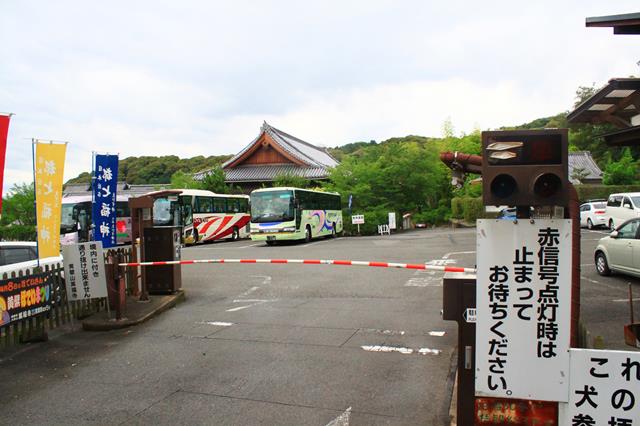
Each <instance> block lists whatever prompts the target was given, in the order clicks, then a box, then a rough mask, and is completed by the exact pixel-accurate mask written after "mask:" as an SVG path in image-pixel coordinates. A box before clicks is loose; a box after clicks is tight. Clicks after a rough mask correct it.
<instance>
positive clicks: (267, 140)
mask: <svg viewBox="0 0 640 426" xmlns="http://www.w3.org/2000/svg"><path fill="white" fill-rule="evenodd" d="M264 146H270V147H271V148H273V149H274V150H275V151H277V152H278V153H279V154H280V155H282V156H283V157H285V158H286V159H287V160H289V161H291V163H293V164H295V165H298V166H307V164H305V163H304V162H302V161H300V160H299V159H297V158H295V157H294V156H292V155H291V154H289V153H288V152H287V151H285V150H284V149H282V147H280V145H279V144H278V143H277V142H275V141H274V140H273V138H272V137H271V136H269V135H268V134H267V132H265V131H264V130H263V131H262V134H261V135H260V137H259V138H258V139H257V140H256V141H255V143H254V144H253V146H252V147H251V148H249V149H247V150H246V151H245V152H244V153H242V155H241V156H239V157H238V158H236V159H235V160H234V161H233V162H232V163H229V164H227V165H226V166H225V167H224V168H225V169H228V168H232V167H237V166H239V165H240V164H242V163H244V162H245V161H246V160H247V159H248V158H249V157H251V156H252V155H253V154H255V153H256V151H258V150H259V149H260V148H262V147H264Z"/></svg>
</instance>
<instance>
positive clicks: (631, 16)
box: [586, 12, 640, 34]
mask: <svg viewBox="0 0 640 426" xmlns="http://www.w3.org/2000/svg"><path fill="white" fill-rule="evenodd" d="M586 26H587V27H612V28H613V33H614V34H640V13H639V12H635V13H625V14H622V15H609V16H593V17H591V18H587V19H586Z"/></svg>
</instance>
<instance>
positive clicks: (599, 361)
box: [560, 349, 640, 425]
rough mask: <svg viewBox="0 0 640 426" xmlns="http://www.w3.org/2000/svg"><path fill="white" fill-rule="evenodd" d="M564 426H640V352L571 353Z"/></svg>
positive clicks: (585, 351)
mask: <svg viewBox="0 0 640 426" xmlns="http://www.w3.org/2000/svg"><path fill="white" fill-rule="evenodd" d="M570 356H571V370H570V371H571V373H570V374H571V376H570V388H569V389H570V391H569V403H568V404H566V410H564V412H565V415H566V417H565V419H564V421H561V422H560V424H563V425H640V352H627V351H602V350H593V349H571V353H570Z"/></svg>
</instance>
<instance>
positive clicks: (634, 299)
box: [612, 297, 640, 302]
mask: <svg viewBox="0 0 640 426" xmlns="http://www.w3.org/2000/svg"><path fill="white" fill-rule="evenodd" d="M631 300H632V301H634V302H640V297H634V298H633V299H631ZM628 301H629V299H613V300H612V302H628Z"/></svg>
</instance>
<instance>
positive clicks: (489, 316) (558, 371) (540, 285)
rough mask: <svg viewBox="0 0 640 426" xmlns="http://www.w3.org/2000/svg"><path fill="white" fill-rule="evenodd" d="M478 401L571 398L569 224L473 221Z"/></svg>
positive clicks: (565, 221)
mask: <svg viewBox="0 0 640 426" xmlns="http://www.w3.org/2000/svg"><path fill="white" fill-rule="evenodd" d="M477 244H478V251H477V253H478V255H477V263H478V272H477V289H476V299H477V323H476V394H477V395H479V396H495V397H506V398H522V399H535V400H541V401H563V402H566V401H567V399H568V396H569V336H570V311H571V221H570V220H568V219H567V220H565V219H560V220H558V219H556V220H543V219H536V220H535V221H528V220H521V221H518V222H517V223H514V222H512V221H507V220H479V221H478V225H477Z"/></svg>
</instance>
